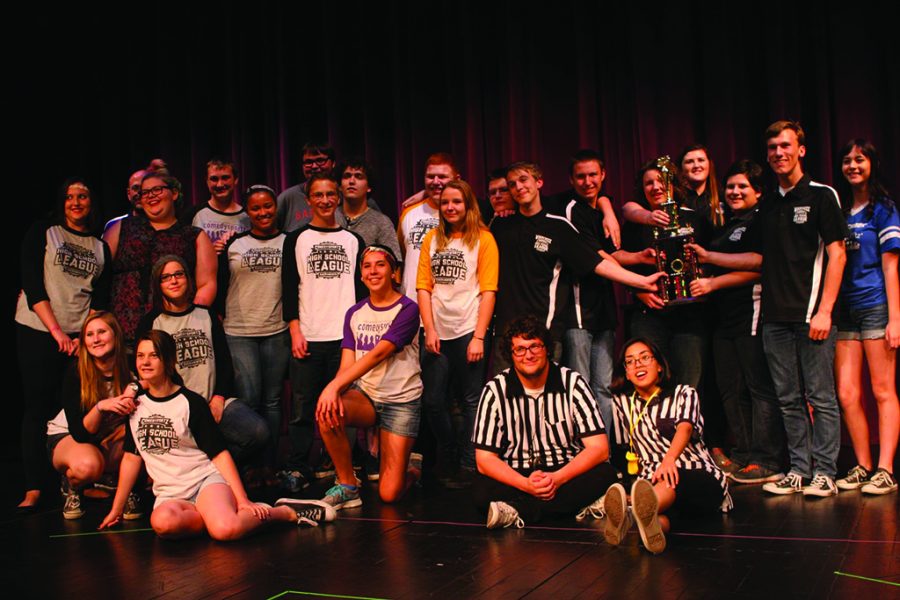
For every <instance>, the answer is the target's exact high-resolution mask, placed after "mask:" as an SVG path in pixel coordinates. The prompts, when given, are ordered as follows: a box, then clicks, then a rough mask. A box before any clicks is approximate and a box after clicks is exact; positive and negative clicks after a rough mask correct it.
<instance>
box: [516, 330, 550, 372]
mask: <svg viewBox="0 0 900 600" xmlns="http://www.w3.org/2000/svg"><path fill="white" fill-rule="evenodd" d="M517 354H521V356H517ZM510 358H511V359H512V364H513V368H514V369H515V370H516V372H517V373H519V374H520V375H522V376H523V377H525V378H533V377H535V376H537V375H539V374H541V373H542V372H543V371H545V370H546V369H547V368H548V365H549V363H548V362H547V361H548V359H547V347H546V346H545V345H544V342H543V341H542V340H541V339H540V338H535V339H527V338H523V337H519V336H513V337H512V340H510Z"/></svg>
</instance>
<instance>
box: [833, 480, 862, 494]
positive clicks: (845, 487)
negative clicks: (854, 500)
mask: <svg viewBox="0 0 900 600" xmlns="http://www.w3.org/2000/svg"><path fill="white" fill-rule="evenodd" d="M834 485H836V486H837V489H839V490H842V491H845V492H852V491H853V490H858V489H859V488H861V487H862V486H864V485H866V482H865V481H860V482H858V483H849V482H846V481H835V482H834Z"/></svg>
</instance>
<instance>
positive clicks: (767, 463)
mask: <svg viewBox="0 0 900 600" xmlns="http://www.w3.org/2000/svg"><path fill="white" fill-rule="evenodd" d="M713 348H714V350H715V355H716V379H717V381H718V383H719V391H720V392H721V394H722V402H723V404H724V405H725V414H726V416H727V417H728V425H729V426H730V427H731V432H732V433H733V434H734V441H735V447H734V450H733V452H732V453H731V455H730V456H731V458H732V460H734V461H736V462H738V463H740V464H744V465H747V464H751V463H753V464H758V465H760V466H762V467H765V468H767V469H771V470H773V471H778V470H780V469H781V461H782V454H783V448H784V425H783V424H782V421H781V409H780V407H779V404H778V396H776V395H775V385H774V384H773V383H772V376H771V375H770V374H769V364H768V362H767V361H766V355H765V353H764V352H763V347H762V337H761V336H759V335H756V336H753V335H745V336H739V337H735V338H722V337H716V338H713Z"/></svg>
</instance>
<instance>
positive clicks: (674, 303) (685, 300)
mask: <svg viewBox="0 0 900 600" xmlns="http://www.w3.org/2000/svg"><path fill="white" fill-rule="evenodd" d="M663 302H664V303H665V305H666V306H667V307H669V306H680V305H682V304H695V303H697V302H706V298H704V297H703V296H688V297H687V298H676V299H675V300H668V301H666V300H663Z"/></svg>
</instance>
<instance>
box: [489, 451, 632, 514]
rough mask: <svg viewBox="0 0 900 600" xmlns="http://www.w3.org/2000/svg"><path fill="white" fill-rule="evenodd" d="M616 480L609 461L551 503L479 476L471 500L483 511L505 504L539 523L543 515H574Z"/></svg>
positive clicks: (560, 492) (578, 479) (564, 489)
mask: <svg viewBox="0 0 900 600" xmlns="http://www.w3.org/2000/svg"><path fill="white" fill-rule="evenodd" d="M519 473H520V474H522V475H524V476H526V477H527V476H528V474H529V473H530V471H525V470H520V471H519ZM616 481H617V479H616V472H615V470H614V469H613V468H612V466H611V465H610V464H609V463H608V462H605V463H601V464H599V465H597V466H596V467H594V468H593V469H591V470H590V471H588V472H586V473H582V474H581V475H579V476H578V477H576V478H575V479H572V480H571V481H569V482H568V483H566V484H565V485H563V486H562V487H561V488H559V490H557V492H556V496H555V497H554V498H553V499H552V500H541V499H539V498H535V497H534V496H532V495H530V494H526V493H525V492H521V491H519V490H517V489H516V488H514V487H510V486H508V485H504V484H502V483H500V482H499V481H497V480H496V479H491V478H490V477H485V476H484V475H482V474H481V473H479V474H478V476H477V477H476V478H475V483H474V485H473V486H472V499H473V501H474V502H475V506H476V507H477V508H478V510H480V511H482V512H487V509H488V506H489V505H490V503H491V502H495V501H497V500H500V501H502V502H506V503H507V504H509V505H510V506H512V507H513V508H515V509H516V510H517V511H519V516H520V517H522V520H523V521H525V523H526V524H528V523H537V522H539V521H540V520H541V518H543V517H544V516H551V515H563V516H568V517H571V516H574V515H575V513H577V512H578V511H580V510H581V509H583V508H584V507H586V506H588V505H589V504H591V503H593V502H594V501H595V500H597V499H598V498H599V497H600V496H602V495H603V494H605V493H606V490H607V488H609V486H611V485H612V484H614V483H615V482H616Z"/></svg>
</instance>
